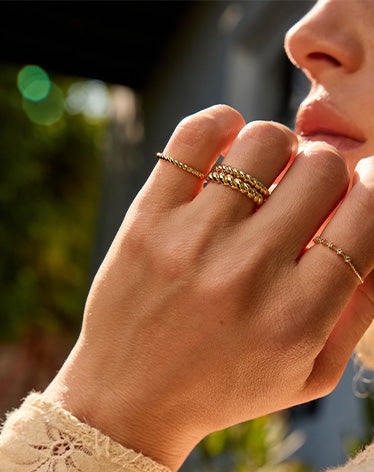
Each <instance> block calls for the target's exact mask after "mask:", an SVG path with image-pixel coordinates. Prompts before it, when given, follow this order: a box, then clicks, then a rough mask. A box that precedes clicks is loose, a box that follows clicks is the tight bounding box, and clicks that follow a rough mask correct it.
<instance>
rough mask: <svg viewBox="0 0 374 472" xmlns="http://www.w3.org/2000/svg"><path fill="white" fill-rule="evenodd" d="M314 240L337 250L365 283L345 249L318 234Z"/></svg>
mask: <svg viewBox="0 0 374 472" xmlns="http://www.w3.org/2000/svg"><path fill="white" fill-rule="evenodd" d="M313 242H315V243H316V244H322V245H323V246H326V247H327V248H329V249H331V250H332V251H334V252H335V254H337V255H338V256H340V257H342V259H343V260H344V262H345V263H347V264H348V265H349V267H350V268H351V269H352V271H353V273H354V274H355V276H356V277H357V278H358V279H359V280H360V282H361V283H362V284H363V283H364V281H363V279H362V277H361V275H360V274H359V273H358V271H357V269H356V268H355V266H354V265H353V264H352V261H351V258H350V257H349V256H347V254H345V253H344V252H343V249H341V248H340V247H338V246H336V245H335V244H334V243H333V242H332V241H328V240H327V239H325V238H322V237H321V236H316V237H315V238H314V239H313Z"/></svg>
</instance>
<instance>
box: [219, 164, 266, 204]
mask: <svg viewBox="0 0 374 472" xmlns="http://www.w3.org/2000/svg"><path fill="white" fill-rule="evenodd" d="M213 172H218V173H220V172H223V173H224V174H229V175H232V176H233V177H234V178H236V179H240V180H242V181H243V182H245V183H247V184H249V185H250V186H251V187H253V188H255V189H256V190H257V191H258V192H260V193H262V195H263V196H264V197H268V196H269V195H270V192H269V189H268V188H267V187H266V186H265V185H264V184H263V183H262V182H260V181H259V180H258V179H256V178H255V177H253V176H252V175H250V174H247V173H246V172H243V171H242V170H239V169H237V168H236V167H231V166H226V165H224V164H218V165H216V166H214V168H213Z"/></svg>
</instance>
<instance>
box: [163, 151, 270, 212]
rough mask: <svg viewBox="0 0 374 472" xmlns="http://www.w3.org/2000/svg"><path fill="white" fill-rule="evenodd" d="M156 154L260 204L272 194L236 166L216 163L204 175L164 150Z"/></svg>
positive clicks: (201, 177) (197, 175)
mask: <svg viewBox="0 0 374 472" xmlns="http://www.w3.org/2000/svg"><path fill="white" fill-rule="evenodd" d="M156 156H157V157H158V158H159V159H163V160H164V161H167V162H170V164H173V165H175V166H177V167H179V168H180V169H182V170H184V171H186V172H188V173H190V174H192V175H195V176H196V177H199V178H200V179H202V180H206V181H207V182H217V183H219V184H223V185H227V186H228V187H230V188H232V189H234V190H237V191H239V192H240V193H243V194H244V195H246V196H247V197H249V198H250V199H252V200H253V201H254V202H255V203H256V204H257V205H258V206H260V205H262V204H263V203H264V200H265V199H266V198H267V197H268V196H269V195H270V192H269V189H268V188H267V187H265V185H264V184H263V183H261V182H260V181H259V180H258V179H256V178H255V177H252V176H251V175H249V174H247V173H245V172H243V171H241V170H239V169H237V168H236V167H231V166H227V165H224V164H218V165H216V166H215V167H214V168H213V170H212V171H211V172H209V173H208V174H207V175H204V174H203V173H202V172H200V171H199V170H197V169H194V168H193V167H190V166H188V165H187V164H184V163H183V162H180V161H177V160H176V159H174V158H173V157H171V156H168V155H166V154H164V153H162V152H158V153H157V154H156Z"/></svg>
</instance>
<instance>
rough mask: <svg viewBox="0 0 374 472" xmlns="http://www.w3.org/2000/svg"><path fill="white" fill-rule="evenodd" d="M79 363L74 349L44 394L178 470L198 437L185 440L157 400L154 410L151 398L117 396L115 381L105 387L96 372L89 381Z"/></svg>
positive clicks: (118, 438) (93, 425)
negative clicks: (147, 399)
mask: <svg viewBox="0 0 374 472" xmlns="http://www.w3.org/2000/svg"><path fill="white" fill-rule="evenodd" d="M80 363H81V359H80V358H79V356H76V355H74V352H73V353H72V354H71V356H70V357H69V358H68V360H67V361H66V363H65V364H64V366H63V367H62V369H61V370H60V372H59V373H58V374H57V376H56V377H55V379H54V380H53V381H52V382H51V384H50V385H49V386H48V387H47V389H46V390H45V392H44V393H43V396H44V397H45V398H46V399H47V400H48V401H51V402H53V403H58V404H59V405H60V406H62V407H63V408H64V409H65V410H67V411H69V412H70V413H71V414H72V415H73V416H74V417H76V418H77V419H79V420H80V421H82V422H84V423H86V424H88V425H89V426H91V427H93V428H95V429H97V430H99V431H100V432H101V433H103V434H104V435H106V436H109V437H110V438H111V439H113V440H114V441H116V442H118V443H119V444H121V445H122V446H124V447H126V448H128V449H132V450H134V451H136V452H140V453H142V454H143V455H145V456H147V457H149V458H150V459H152V460H154V461H156V462H158V463H160V464H162V465H164V466H167V467H169V468H170V469H171V470H172V471H176V470H178V469H179V467H180V466H181V465H182V463H183V462H184V460H185V459H186V457H187V455H188V454H189V452H190V451H191V450H192V449H193V447H194V446H195V445H196V444H197V443H198V442H199V440H200V439H201V438H196V440H191V438H189V440H186V435H185V434H184V433H185V430H184V428H183V427H182V426H179V427H178V425H176V424H175V421H173V415H167V414H166V413H164V412H162V406H163V405H162V404H160V402H158V404H159V408H157V411H155V408H154V407H150V406H149V405H150V404H152V403H153V404H154V402H152V401H150V403H149V404H145V403H144V401H143V400H141V401H140V402H139V404H141V405H143V407H139V405H136V402H134V400H132V401H131V402H129V401H127V399H126V398H125V397H126V395H123V394H122V392H121V394H120V395H119V394H118V392H116V389H115V386H114V382H113V385H111V386H110V387H111V388H108V387H107V385H105V384H106V382H102V377H101V376H99V375H96V376H95V379H96V380H93V381H91V378H90V377H91V376H90V374H89V371H90V369H88V368H87V366H88V363H86V362H85V363H83V365H85V368H84V369H81V368H80V367H79V364H80Z"/></svg>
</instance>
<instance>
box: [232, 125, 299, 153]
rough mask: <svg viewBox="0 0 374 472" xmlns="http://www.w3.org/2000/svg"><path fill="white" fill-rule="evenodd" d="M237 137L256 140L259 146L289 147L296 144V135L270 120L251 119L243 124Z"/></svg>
mask: <svg viewBox="0 0 374 472" xmlns="http://www.w3.org/2000/svg"><path fill="white" fill-rule="evenodd" d="M238 138H239V139H250V140H252V141H255V142H258V144H259V145H261V147H269V149H271V148H273V147H274V146H276V147H280V148H287V149H288V148H290V150H291V149H292V147H293V146H294V145H295V144H296V136H295V135H294V133H293V132H292V131H291V130H289V129H288V128H286V127H285V126H283V125H281V124H279V123H275V122H271V121H252V122H251V123H248V124H247V126H245V127H244V128H243V129H242V130H241V132H240V133H239V136H238Z"/></svg>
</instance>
